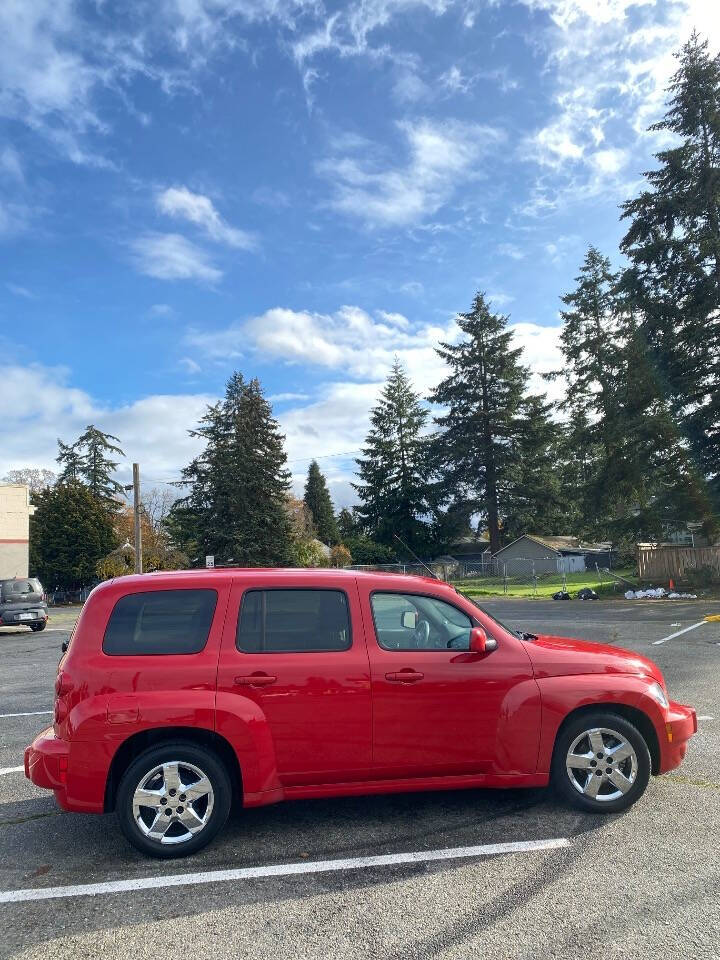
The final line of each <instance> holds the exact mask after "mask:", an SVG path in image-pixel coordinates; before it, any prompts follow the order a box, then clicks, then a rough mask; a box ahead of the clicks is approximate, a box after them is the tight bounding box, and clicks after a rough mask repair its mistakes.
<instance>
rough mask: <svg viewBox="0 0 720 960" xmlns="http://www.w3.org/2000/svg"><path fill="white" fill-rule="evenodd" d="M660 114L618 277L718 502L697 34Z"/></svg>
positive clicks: (706, 63) (715, 346)
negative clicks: (662, 138) (657, 144)
mask: <svg viewBox="0 0 720 960" xmlns="http://www.w3.org/2000/svg"><path fill="white" fill-rule="evenodd" d="M677 56H678V60H679V66H678V70H677V72H676V73H675V75H674V77H673V78H672V81H671V84H670V87H669V93H670V100H669V103H668V109H667V113H666V115H665V117H664V118H663V119H662V120H661V121H660V122H659V123H657V124H655V125H654V126H653V127H651V129H652V130H661V131H668V132H669V133H670V134H672V135H673V140H674V141H675V144H674V145H673V146H672V147H670V148H668V149H667V150H663V151H661V152H659V153H657V154H656V159H657V161H658V168H657V169H655V170H652V171H649V172H647V173H646V174H645V179H646V181H647V189H645V190H644V191H642V192H641V193H640V195H639V196H638V197H636V198H635V199H633V200H630V201H628V202H627V203H626V204H624V207H623V217H624V218H627V219H628V220H629V221H630V227H629V229H628V232H627V234H626V236H625V238H624V240H623V242H622V246H621V249H622V251H623V252H624V253H625V254H626V255H627V256H628V258H629V259H630V261H631V266H630V268H629V269H628V270H627V271H626V272H625V274H624V277H623V286H624V288H625V291H626V293H627V296H628V298H629V299H630V300H631V301H632V302H633V304H634V305H635V308H636V309H637V310H638V311H639V314H640V318H641V320H640V322H641V325H642V332H643V334H644V337H645V339H646V342H647V345H648V347H649V351H650V356H651V360H652V363H653V365H654V367H655V371H656V377H657V379H658V382H659V384H660V385H661V388H662V391H663V393H664V394H665V395H666V396H667V398H668V400H669V404H670V407H669V409H670V411H671V412H672V414H673V416H674V417H675V418H676V419H677V423H678V425H679V428H680V430H681V432H682V436H683V437H684V439H685V440H686V441H687V443H688V445H689V456H690V458H691V460H692V461H693V470H696V471H697V472H698V473H699V474H704V475H705V476H706V477H709V478H710V479H711V481H712V484H713V487H714V494H715V500H716V509H717V504H718V502H720V56H716V57H712V56H711V55H710V53H709V48H708V43H707V41H702V40H701V39H700V37H699V36H698V35H697V33H693V35H692V36H691V38H690V39H689V40H688V42H687V43H686V44H685V46H684V47H683V48H682V50H681V51H680V53H679V54H678V55H677Z"/></svg>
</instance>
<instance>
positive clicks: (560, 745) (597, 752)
mask: <svg viewBox="0 0 720 960" xmlns="http://www.w3.org/2000/svg"><path fill="white" fill-rule="evenodd" d="M650 772H651V762H650V750H649V749H648V745H647V743H646V742H645V739H644V737H643V735H642V734H641V733H640V731H639V730H638V729H637V727H635V726H634V725H633V724H632V723H630V722H629V721H628V720H626V719H625V718H624V717H620V716H618V715H617V714H614V713H607V712H605V711H603V712H600V711H598V712H592V713H584V714H580V715H578V717H576V718H575V719H571V720H570V721H569V722H568V723H566V724H565V726H564V727H563V728H562V729H561V731H560V733H559V734H558V737H557V740H556V743H555V752H554V754H553V769H552V780H553V783H554V785H555V787H556V789H557V790H558V791H559V793H560V794H561V796H563V797H564V798H565V799H566V800H568V801H569V802H570V803H572V804H573V805H574V806H576V807H580V809H582V810H587V811H590V812H592V813H618V812H619V811H620V810H625V809H627V808H628V807H630V806H632V804H633V803H635V801H636V800H639V799H640V797H641V796H642V795H643V793H644V792H645V788H646V787H647V785H648V781H649V779H650Z"/></svg>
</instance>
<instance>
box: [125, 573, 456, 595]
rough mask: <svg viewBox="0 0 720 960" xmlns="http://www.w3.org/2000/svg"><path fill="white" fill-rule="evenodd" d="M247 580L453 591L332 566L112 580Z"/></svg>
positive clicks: (424, 580) (400, 576) (425, 580)
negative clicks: (352, 582) (358, 583)
mask: <svg viewBox="0 0 720 960" xmlns="http://www.w3.org/2000/svg"><path fill="white" fill-rule="evenodd" d="M236 577H237V578H242V580H245V581H249V582H251V583H252V582H258V583H268V582H271V581H272V580H273V579H282V580H283V581H285V582H287V580H288V579H290V580H293V581H297V582H298V583H302V582H303V581H310V582H313V581H315V582H317V581H319V580H322V581H323V582H324V583H327V582H330V581H337V582H338V584H340V583H342V582H343V581H347V580H353V579H357V580H365V581H368V580H369V581H371V582H373V583H376V584H379V585H382V587H383V588H385V589H387V588H395V589H399V590H402V589H409V590H413V589H414V590H415V591H417V590H418V588H419V587H424V588H427V586H429V585H430V584H432V586H433V587H435V588H438V587H440V588H445V589H447V590H449V591H451V592H453V593H454V592H455V590H454V588H453V587H451V586H450V585H449V584H447V583H445V582H444V581H443V580H438V579H437V578H435V577H424V576H417V575H415V574H407V573H392V572H390V573H389V572H387V571H384V570H343V569H337V568H334V567H309V568H308V567H304V568H303V567H214V568H210V569H208V568H205V567H202V568H199V569H197V570H157V571H154V572H152V573H142V574H131V575H129V576H126V577H121V578H117V579H115V580H113V581H112V582H113V583H114V584H115V585H116V586H119V585H120V584H123V585H127V586H128V587H131V588H132V589H133V591H135V590H137V589H139V588H141V587H142V586H143V585H145V586H147V585H148V581H149V580H151V582H152V583H153V585H157V583H158V581H162V582H163V583H167V584H168V585H172V584H179V583H182V582H188V581H194V580H203V581H205V582H212V581H213V580H215V579H217V580H228V579H235V578H236Z"/></svg>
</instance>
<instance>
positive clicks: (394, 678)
mask: <svg viewBox="0 0 720 960" xmlns="http://www.w3.org/2000/svg"><path fill="white" fill-rule="evenodd" d="M424 676H425V674H424V673H420V672H419V671H418V670H398V671H396V672H394V673H386V674H385V679H386V680H390V681H391V682H392V683H416V682H417V681H418V680H422V679H423V678H424Z"/></svg>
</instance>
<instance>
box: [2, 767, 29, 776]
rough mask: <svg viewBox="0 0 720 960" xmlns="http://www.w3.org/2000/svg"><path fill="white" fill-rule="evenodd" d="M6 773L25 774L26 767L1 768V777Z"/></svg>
mask: <svg viewBox="0 0 720 960" xmlns="http://www.w3.org/2000/svg"><path fill="white" fill-rule="evenodd" d="M4 773H25V767H0V776H2V775H3V774H4Z"/></svg>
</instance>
